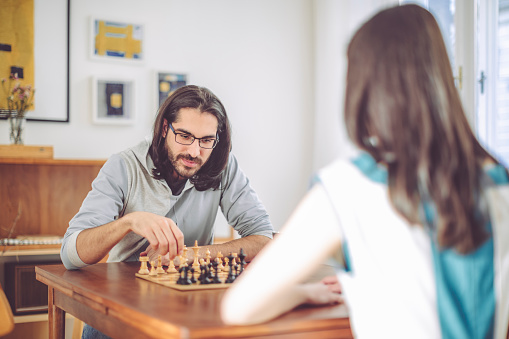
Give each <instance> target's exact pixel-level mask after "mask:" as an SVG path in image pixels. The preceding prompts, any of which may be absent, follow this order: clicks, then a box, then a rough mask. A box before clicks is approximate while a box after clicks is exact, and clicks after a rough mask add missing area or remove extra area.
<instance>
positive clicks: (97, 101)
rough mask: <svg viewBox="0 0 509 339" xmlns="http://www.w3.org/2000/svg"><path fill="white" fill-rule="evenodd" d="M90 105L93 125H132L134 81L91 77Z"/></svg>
mask: <svg viewBox="0 0 509 339" xmlns="http://www.w3.org/2000/svg"><path fill="white" fill-rule="evenodd" d="M92 105H93V109H92V121H93V122H94V123H95V124H107V125H130V124H132V123H134V117H135V116H134V80H125V79H106V78H96V77H93V78H92Z"/></svg>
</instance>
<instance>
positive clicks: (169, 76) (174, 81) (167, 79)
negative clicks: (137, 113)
mask: <svg viewBox="0 0 509 339" xmlns="http://www.w3.org/2000/svg"><path fill="white" fill-rule="evenodd" d="M185 85H187V74H182V73H172V72H163V71H157V72H156V86H157V90H156V93H157V101H156V102H157V109H159V107H160V106H161V105H162V104H163V102H164V100H166V98H167V97H168V96H170V95H171V94H172V93H173V92H175V91H176V90H177V89H179V88H180V87H182V86H185Z"/></svg>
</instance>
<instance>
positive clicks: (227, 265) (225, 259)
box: [223, 257, 230, 272]
mask: <svg viewBox="0 0 509 339" xmlns="http://www.w3.org/2000/svg"><path fill="white" fill-rule="evenodd" d="M229 262H230V259H228V257H224V267H223V272H228V271H230V265H229V264H228V263H229Z"/></svg>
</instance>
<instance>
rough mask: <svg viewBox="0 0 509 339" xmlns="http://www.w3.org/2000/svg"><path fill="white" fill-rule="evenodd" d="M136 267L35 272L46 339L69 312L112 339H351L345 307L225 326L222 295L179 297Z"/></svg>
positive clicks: (59, 332)
mask: <svg viewBox="0 0 509 339" xmlns="http://www.w3.org/2000/svg"><path fill="white" fill-rule="evenodd" d="M139 266H140V264H139V263H103V264H96V265H92V266H88V267H85V268H82V269H80V270H76V271H68V270H66V269H65V267H64V266H63V265H45V266H37V267H36V269H35V272H36V277H37V280H39V281H41V282H43V283H44V284H46V285H48V312H49V332H50V333H49V337H50V338H64V333H65V312H68V313H70V314H72V315H73V316H75V317H77V318H78V319H81V320H83V321H84V322H85V323H87V324H89V325H91V326H93V327H95V328H96V329H98V330H100V331H101V332H103V333H105V334H107V335H109V336H112V337H126V338H127V337H129V338H147V337H150V338H158V337H164V338H240V337H243V338H244V337H245V338H257V337H258V338H259V337H263V338H352V333H351V331H350V322H349V319H348V312H347V310H346V307H345V306H344V305H335V306H324V307H299V308H297V309H295V310H293V311H292V312H289V313H287V314H285V315H283V316H281V317H279V318H277V319H275V320H273V321H270V322H267V323H264V324H258V325H250V326H229V325H226V324H224V323H223V322H222V321H221V319H220V316H219V312H218V310H219V305H220V302H221V298H222V296H223V294H224V290H208V291H191V292H180V291H177V290H173V289H171V288H168V287H164V286H160V285H158V284H155V283H152V282H149V281H145V280H143V279H139V278H136V277H135V273H136V272H137V271H138V269H139ZM319 275H323V272H322V273H320V272H318V273H317V274H315V276H314V280H316V279H317V278H318V277H319Z"/></svg>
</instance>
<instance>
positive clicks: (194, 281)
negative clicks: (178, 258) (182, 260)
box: [189, 266, 196, 284]
mask: <svg viewBox="0 0 509 339" xmlns="http://www.w3.org/2000/svg"><path fill="white" fill-rule="evenodd" d="M189 271H190V272H191V279H190V281H191V284H196V278H195V277H194V268H193V266H191V267H189Z"/></svg>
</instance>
